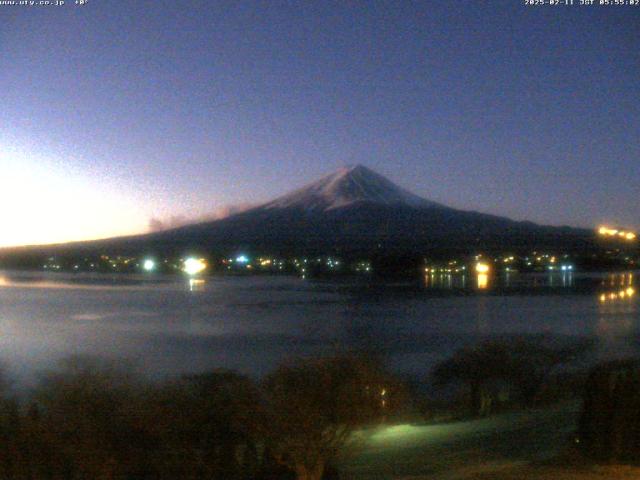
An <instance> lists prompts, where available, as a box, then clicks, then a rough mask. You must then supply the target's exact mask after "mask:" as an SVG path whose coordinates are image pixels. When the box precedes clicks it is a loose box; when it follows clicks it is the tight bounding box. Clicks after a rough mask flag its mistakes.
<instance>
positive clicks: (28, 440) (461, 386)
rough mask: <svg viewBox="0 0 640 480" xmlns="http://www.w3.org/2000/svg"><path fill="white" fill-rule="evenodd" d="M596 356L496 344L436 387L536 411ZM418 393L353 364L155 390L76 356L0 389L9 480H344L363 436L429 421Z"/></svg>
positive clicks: (2, 448) (220, 373) (346, 357)
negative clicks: (18, 387)
mask: <svg viewBox="0 0 640 480" xmlns="http://www.w3.org/2000/svg"><path fill="white" fill-rule="evenodd" d="M590 348H591V343H590V342H587V341H576V340H575V339H566V338H565V339H558V338H552V337H547V336H519V337H509V338H507V337H502V338H496V339H493V340H488V341H486V342H483V343H480V344H478V345H475V346H473V347H467V348H464V349H462V350H460V351H458V352H456V353H455V354H454V355H453V356H452V357H451V358H450V359H447V360H445V361H443V362H441V363H440V364H439V365H437V366H436V367H435V369H433V371H432V372H431V374H430V376H429V383H430V384H433V385H435V386H440V387H444V386H446V385H448V386H451V385H454V386H456V388H457V390H456V391H457V392H458V393H457V397H454V398H453V399H452V401H451V403H450V407H452V408H453V405H455V404H456V403H455V402H456V399H458V400H459V401H460V402H462V404H463V405H464V408H465V412H466V415H472V416H478V415H487V414H489V413H493V412H496V411H498V410H499V409H500V408H506V407H509V408H513V407H515V406H517V407H518V408H520V407H529V406H535V405H538V404H539V403H541V402H543V401H544V397H545V395H547V394H548V389H549V388H550V386H552V385H553V383H554V379H556V380H555V381H557V379H558V378H565V377H562V375H566V372H567V368H568V367H570V366H572V365H575V364H576V362H578V361H579V360H581V359H583V358H584V357H585V355H586V353H587V352H589V350H590ZM563 372H564V373H563ZM561 381H562V382H564V383H566V382H565V381H564V380H561ZM415 391H416V390H415V389H414V391H413V393H412V394H410V393H409V388H408V387H407V386H406V384H403V383H402V382H400V381H399V380H398V379H397V378H396V377H394V376H393V375H391V374H389V373H388V372H387V371H386V370H385V369H384V368H383V366H382V365H381V363H380V361H378V360H376V359H373V358H371V357H370V356H364V355H356V354H339V355H334V356H331V357H324V358H313V359H306V360H300V361H298V362H296V363H295V364H288V365H283V366H281V367H279V368H278V369H277V370H276V371H274V372H272V373H271V374H269V375H267V376H266V377H265V378H264V379H262V380H261V381H260V382H254V381H252V380H250V379H249V378H247V377H245V376H242V375H240V374H238V373H235V372H231V371H224V370H212V371H210V372H208V373H202V374H195V375H186V376H182V377H180V378H176V379H170V380H166V381H162V382H157V381H156V382H153V381H150V380H148V379H146V378H145V377H144V376H143V375H139V374H137V373H135V369H133V368H132V367H130V366H126V365H124V364H122V363H113V362H108V361H105V360H100V359H96V358H92V357H72V358H68V359H65V360H63V361H61V362H60V363H59V364H58V365H57V366H56V367H55V368H54V369H52V370H50V371H48V372H45V373H44V374H43V375H42V376H41V379H40V381H39V382H38V384H37V386H36V387H35V388H34V389H33V390H31V391H29V392H28V393H23V394H21V395H20V396H13V395H12V394H11V389H10V386H9V382H7V381H6V378H5V377H2V381H0V478H2V479H51V480H57V479H89V478H90V479H123V480H126V479H175V478H181V479H229V480H234V479H246V480H252V479H253V480H259V479H274V480H275V479H299V480H320V479H321V478H324V479H328V478H338V473H337V471H336V470H335V464H336V462H337V461H338V459H340V458H342V457H343V456H345V455H347V454H349V453H350V452H351V453H353V452H355V451H357V450H358V449H357V447H358V446H362V440H363V436H362V435H363V432H364V431H366V427H370V426H376V425H380V424H381V423H385V422H386V423H395V422H398V421H400V420H402V421H407V419H411V420H412V421H424V420H426V419H427V418H429V416H430V412H429V411H427V410H428V407H426V408H425V409H423V408H422V407H425V405H426V404H427V402H424V401H423V400H424V398H423V399H422V400H421V399H420V398H419V396H418V395H417V394H416V393H415ZM423 395H424V393H423V394H422V396H423ZM363 428H364V429H365V430H363Z"/></svg>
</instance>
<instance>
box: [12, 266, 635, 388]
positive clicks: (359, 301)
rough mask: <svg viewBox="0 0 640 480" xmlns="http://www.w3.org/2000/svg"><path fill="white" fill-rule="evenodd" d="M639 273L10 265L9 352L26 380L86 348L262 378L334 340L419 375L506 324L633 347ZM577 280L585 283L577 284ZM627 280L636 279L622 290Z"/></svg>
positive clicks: (620, 348)
mask: <svg viewBox="0 0 640 480" xmlns="http://www.w3.org/2000/svg"><path fill="white" fill-rule="evenodd" d="M634 277H635V276H634V275H633V274H629V273H625V274H623V273H615V274H600V275H596V276H586V275H583V276H579V275H576V278H575V279H574V278H573V277H572V278H571V281H570V282H566V279H565V283H564V284H563V282H562V277H560V276H558V275H556V276H549V275H546V274H542V275H538V276H536V275H519V276H517V275H516V277H515V280H512V284H513V285H516V286H518V288H515V289H514V288H507V287H508V286H509V285H505V284H504V281H502V282H499V284H497V285H495V286H494V288H489V289H487V290H486V291H477V290H475V289H474V288H455V287H456V284H455V282H452V284H451V285H447V284H445V285H435V287H434V286H431V287H426V286H425V285H424V284H416V285H408V284H396V285H392V284H384V285H383V284H376V283H372V282H367V281H362V280H348V281H347V280H345V281H320V280H313V279H301V278H297V277H288V276H252V277H240V276H239V277H234V276H212V277H207V278H204V279H202V280H196V281H194V280H189V279H188V278H185V277H181V276H162V275H157V276H147V277H145V276H137V275H115V276H112V275H99V274H95V275H90V274H77V275H73V274H68V275H67V274H45V273H18V272H10V271H5V272H1V273H0V332H1V333H2V335H1V336H0V358H1V359H2V361H4V362H5V363H6V364H7V365H8V366H9V369H10V371H11V372H12V373H13V374H14V375H15V376H16V377H17V378H21V379H24V378H26V379H28V378H31V377H32V374H33V373H34V372H37V371H39V370H42V369H45V368H49V367H51V366H52V365H53V362H55V361H56V360H58V359H60V358H63V357H66V356H69V355H75V354H90V355H98V356H105V357H109V358H114V359H122V360H128V361H132V362H134V364H136V365H137V366H138V367H139V368H140V369H141V370H143V371H144V372H146V373H148V374H150V375H152V376H154V377H164V376H172V375H176V374H181V373H186V372H198V371H204V370H207V369H211V368H227V369H234V370H238V371H240V372H242V373H246V374H249V375H251V376H254V377H259V376H261V375H263V374H265V373H267V372H269V371H271V370H272V369H273V368H274V367H276V366H277V365H278V364H279V363H281V362H282V361H283V360H287V359H292V358H295V357H297V356H305V355H313V354H319V353H326V352H330V351H333V350H335V349H368V350H370V351H372V352H375V353H379V354H381V355H382V356H383V358H384V359H385V360H386V361H387V362H388V364H389V365H390V366H391V367H392V368H393V369H394V370H396V371H397V372H399V373H405V374H411V375H412V376H418V377H423V376H424V375H426V374H427V373H428V371H429V368H430V367H431V366H432V365H433V364H434V363H435V362H437V361H439V360H442V359H443V358H445V357H447V356H449V355H450V354H451V353H452V352H453V351H455V350H456V349H457V348H459V347H461V346H463V345H467V344H471V343H474V342H477V341H478V340H480V339H482V338H486V337H489V336H493V335H502V334H535V333H545V334H552V335H560V336H592V337H595V338H596V339H597V345H598V349H597V352H598V356H599V357H601V358H612V357H617V356H625V355H628V354H631V353H634V352H636V350H637V338H638V330H639V328H638V327H639V320H640V303H639V301H638V295H637V294H636V293H635V287H634V281H635V278H634ZM580 285H587V286H586V287H582V288H579V286H580ZM622 292H627V293H624V294H622Z"/></svg>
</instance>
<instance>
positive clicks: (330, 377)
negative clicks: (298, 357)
mask: <svg viewBox="0 0 640 480" xmlns="http://www.w3.org/2000/svg"><path fill="white" fill-rule="evenodd" d="M400 393H401V389H400V388H399V384H398V383H397V382H395V381H394V380H393V379H392V378H391V376H389V375H388V374H386V373H385V372H384V370H383V369H382V368H381V367H380V365H379V363H378V362H376V361H374V360H372V359H370V358H365V357H360V356H353V355H341V356H335V357H330V358H323V359H314V360H307V361H304V362H302V363H300V364H298V365H292V366H283V367H280V368H279V369H278V370H276V371H275V372H274V373H272V374H271V375H269V376H268V377H267V378H266V380H265V382H264V395H265V401H266V412H267V414H266V420H267V422H266V429H265V434H266V438H267V445H268V448H269V449H270V451H271V453H272V454H273V455H274V457H275V458H276V460H278V461H279V462H280V463H282V464H284V465H286V466H287V467H289V468H291V469H292V470H293V471H295V473H296V475H297V478H298V479H299V480H319V479H321V478H322V475H323V472H324V471H325V468H326V466H327V464H329V463H331V462H332V461H333V460H334V459H336V457H338V455H340V454H344V453H347V452H348V451H349V450H350V447H352V443H353V440H354V436H353V434H354V432H355V430H357V429H359V428H360V427H363V426H365V425H367V424H371V423H374V422H377V421H380V420H381V419H383V418H384V417H385V416H386V415H388V414H389V412H390V411H391V410H394V409H395V408H396V407H397V404H398V402H399V401H400V398H401V395H400Z"/></svg>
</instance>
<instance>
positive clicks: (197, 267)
mask: <svg viewBox="0 0 640 480" xmlns="http://www.w3.org/2000/svg"><path fill="white" fill-rule="evenodd" d="M206 268H207V263H206V262H205V261H204V259H203V258H193V257H189V258H187V259H186V260H185V261H184V267H183V269H182V270H183V271H184V272H185V273H187V274H189V275H197V274H198V273H200V272H202V271H204V270H205V269H206Z"/></svg>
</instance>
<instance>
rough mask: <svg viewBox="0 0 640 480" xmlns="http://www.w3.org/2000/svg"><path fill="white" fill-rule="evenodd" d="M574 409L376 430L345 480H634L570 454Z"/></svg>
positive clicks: (625, 471)
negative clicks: (589, 463)
mask: <svg viewBox="0 0 640 480" xmlns="http://www.w3.org/2000/svg"><path fill="white" fill-rule="evenodd" d="M580 407H581V405H580V403H579V402H570V403H563V404H560V405H557V406H555V407H552V408H546V409H539V410H529V411H524V412H515V413H507V414H502V415H496V416H493V417H490V418H485V419H479V420H471V421H464V422H455V423H447V424H441V425H423V426H421V425H400V426H395V427H388V428H381V429H379V430H377V431H376V432H375V433H374V434H373V436H372V437H371V438H370V440H369V441H368V442H367V444H366V447H365V448H364V450H363V451H362V452H361V454H360V455H359V456H357V457H356V458H354V459H351V460H349V461H345V462H344V463H343V464H342V465H340V467H341V468H340V470H341V472H342V477H343V478H346V479H354V480H373V479H402V480H422V479H425V480H426V479H438V480H444V479H487V480H488V479H497V480H503V479H504V480H506V479H514V480H515V479H536V480H538V479H545V480H546V479H558V480H564V479H567V480H568V479H585V480H591V479H593V480H596V479H598V480H600V479H602V480H604V479H632V478H633V479H637V478H640V468H633V467H624V466H592V465H588V464H586V463H585V462H584V461H581V460H580V459H579V457H578V455H577V454H576V453H575V452H574V450H575V448H574V447H573V445H575V438H574V432H575V430H576V425H577V421H578V416H579V412H580Z"/></svg>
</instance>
